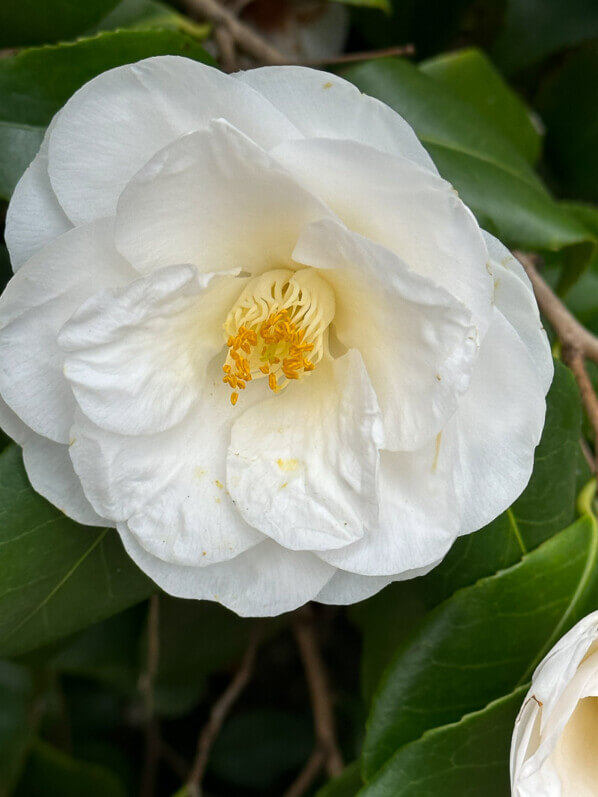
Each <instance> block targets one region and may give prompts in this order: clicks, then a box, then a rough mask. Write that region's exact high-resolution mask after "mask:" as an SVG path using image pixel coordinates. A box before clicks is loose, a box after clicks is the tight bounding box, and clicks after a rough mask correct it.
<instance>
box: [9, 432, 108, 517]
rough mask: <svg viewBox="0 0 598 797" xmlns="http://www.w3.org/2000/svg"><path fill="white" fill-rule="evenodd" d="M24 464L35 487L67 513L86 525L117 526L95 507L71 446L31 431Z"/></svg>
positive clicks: (24, 450) (24, 448) (25, 445)
mask: <svg viewBox="0 0 598 797" xmlns="http://www.w3.org/2000/svg"><path fill="white" fill-rule="evenodd" d="M23 463H24V465H25V470H26V471H27V476H28V477H29V481H30V482H31V484H32V486H33V487H34V489H35V490H37V492H38V493H41V495H43V496H44V498H47V499H48V501H50V502H51V503H53V504H54V505H55V506H57V507H58V508H59V509H60V510H61V511H62V512H64V514H65V515H68V516H69V517H71V518H73V520H76V521H77V522H78V523H84V524H85V525H86V526H114V523H112V522H111V521H109V520H106V518H102V517H100V516H99V515H98V514H97V513H96V512H95V511H94V510H93V507H92V506H91V504H90V503H89V501H88V500H87V498H86V497H85V494H84V492H83V488H82V487H81V482H80V481H79V479H78V478H77V475H76V474H75V471H74V470H73V463H72V462H71V459H70V457H69V447H68V446H66V445H62V444H61V443H55V442H53V441H52V440H48V438H47V437H41V436H40V435H37V434H35V433H34V432H30V434H29V436H28V437H27V439H26V440H25V443H24V445H23Z"/></svg>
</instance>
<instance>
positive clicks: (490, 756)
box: [359, 685, 528, 797]
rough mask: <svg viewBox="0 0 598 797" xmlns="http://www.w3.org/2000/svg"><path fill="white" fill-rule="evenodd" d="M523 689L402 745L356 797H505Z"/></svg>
mask: <svg viewBox="0 0 598 797" xmlns="http://www.w3.org/2000/svg"><path fill="white" fill-rule="evenodd" d="M527 688H528V687H527V685H524V686H522V687H520V688H519V689H516V690H515V691H514V692H512V693H511V694H510V695H507V696H506V697H503V698H499V699H498V700H496V701H494V702H492V703H490V704H489V705H487V706H486V707H485V708H483V709H482V710H481V711H476V712H474V713H472V714H468V715H466V716H465V717H463V719H461V720H459V722H456V723H454V724H451V725H445V726H443V727H440V728H434V729H433V730H431V731H428V732H427V733H425V734H424V735H423V736H422V737H421V738H420V739H417V740H416V741H414V742H411V743H410V744H407V745H405V746H404V747H402V748H401V749H400V750H398V751H397V752H396V753H395V755H394V756H392V758H390V760H389V761H388V762H387V763H386V765H385V766H384V767H383V768H382V770H381V771H380V772H379V773H378V775H376V777H375V778H374V779H373V780H372V781H371V782H370V783H369V784H368V785H367V786H366V787H365V788H364V789H363V790H362V791H360V792H359V797H439V795H442V797H479V795H482V794H483V795H484V797H509V795H510V793H511V788H510V783H509V751H510V746H511V735H512V733H513V723H514V722H515V718H516V716H517V713H518V711H519V709H520V707H521V703H522V702H523V699H524V697H525V693H526V691H527Z"/></svg>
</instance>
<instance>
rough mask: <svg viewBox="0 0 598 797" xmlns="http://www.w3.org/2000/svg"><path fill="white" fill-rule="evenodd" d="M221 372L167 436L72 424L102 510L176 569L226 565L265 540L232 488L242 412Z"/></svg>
mask: <svg viewBox="0 0 598 797" xmlns="http://www.w3.org/2000/svg"><path fill="white" fill-rule="evenodd" d="M223 359H224V358H223ZM221 374H222V370H221V361H220V359H219V358H218V357H217V358H216V359H215V361H214V363H213V365H212V368H211V371H210V376H209V379H208V380H206V382H205V383H204V390H203V393H202V397H201V401H200V402H198V403H197V404H196V405H195V406H193V407H192V409H191V411H190V412H189V414H188V415H187V417H186V418H185V419H184V420H183V421H182V422H181V423H179V424H178V425H177V426H175V427H173V428H172V429H168V430H167V431H165V432H161V433H159V434H148V435H139V436H136V437H133V436H125V435H117V434H113V433H111V432H107V431H106V430H104V429H100V428H99V427H97V426H94V425H93V424H91V423H90V422H89V421H88V420H87V419H85V418H84V417H82V416H78V418H77V420H76V423H75V425H74V427H73V432H72V434H73V438H74V442H73V445H72V446H71V458H72V459H73V463H74V466H75V471H76V472H77V474H78V476H79V478H80V479H81V482H82V484H83V489H84V491H85V494H86V495H87V497H88V499H89V501H90V502H91V503H92V505H93V507H94V508H95V510H96V511H97V512H99V513H100V514H101V515H103V516H105V517H109V518H112V519H114V520H116V521H128V527H129V530H130V531H131V532H132V533H133V534H134V535H135V536H136V537H137V539H138V541H139V543H140V545H141V546H142V547H143V548H144V549H145V550H146V551H148V552H149V553H151V554H153V555H154V556H157V557H159V558H160V559H162V560H164V561H167V562H171V563H173V564H178V565H187V566H189V565H192V566H198V567H202V566H206V565H209V564H212V563H214V562H221V561H223V560H227V559H231V558H232V557H234V556H237V555H238V554H239V553H241V552H242V551H244V550H246V549H247V548H250V547H251V546H253V545H255V544H256V543H257V542H259V541H260V540H262V539H263V536H262V535H261V534H260V533H259V532H258V531H256V530H255V529H253V528H252V527H251V526H249V525H248V524H247V523H245V521H244V520H243V518H242V517H241V515H240V514H239V513H238V511H237V509H236V507H235V504H234V502H233V500H232V499H231V496H230V494H229V490H228V489H227V487H228V485H227V483H226V450H227V447H228V443H229V440H230V429H231V426H232V424H233V421H234V419H236V417H238V410H236V408H234V407H232V406H231V404H230V389H229V388H228V387H227V386H225V385H223V384H222V381H221V378H220V377H221ZM266 390H267V386H266V385H264V384H262V385H260V384H259V383H258V384H255V385H251V389H250V390H247V391H246V393H247V396H244V400H245V401H246V402H248V403H251V402H252V401H259V400H260V399H263V396H264V392H265V391H266Z"/></svg>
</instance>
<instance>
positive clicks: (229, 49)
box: [214, 25, 238, 72]
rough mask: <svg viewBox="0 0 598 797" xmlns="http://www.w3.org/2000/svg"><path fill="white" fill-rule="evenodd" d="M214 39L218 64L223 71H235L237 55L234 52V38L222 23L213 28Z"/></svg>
mask: <svg viewBox="0 0 598 797" xmlns="http://www.w3.org/2000/svg"><path fill="white" fill-rule="evenodd" d="M214 41H215V42H216V45H217V47H218V53H219V54H220V66H221V67H222V69H223V70H224V71H225V72H236V71H237V68H238V67H237V56H236V53H235V40H234V39H233V36H232V33H231V32H230V30H229V29H228V28H226V27H225V26H224V25H216V27H215V28H214Z"/></svg>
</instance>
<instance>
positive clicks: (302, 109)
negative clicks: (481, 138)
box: [233, 66, 437, 173]
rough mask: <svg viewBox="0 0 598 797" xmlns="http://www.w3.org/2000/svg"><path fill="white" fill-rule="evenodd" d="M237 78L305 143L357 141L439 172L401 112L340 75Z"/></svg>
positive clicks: (265, 70)
mask: <svg viewBox="0 0 598 797" xmlns="http://www.w3.org/2000/svg"><path fill="white" fill-rule="evenodd" d="M233 77H235V78H237V80H239V81H240V82H241V81H242V82H243V83H244V84H245V85H247V86H251V87H252V88H254V89H255V90H256V91H259V93H260V94H261V95H262V96H264V97H266V98H267V99H268V100H270V102H271V103H272V104H273V105H274V106H276V108H278V109H279V110H280V111H282V112H283V113H284V114H285V115H286V116H287V118H288V119H289V121H290V122H292V124H293V125H294V126H295V127H296V128H297V129H298V130H300V131H301V133H302V134H303V136H304V137H305V138H308V139H310V138H333V139H337V143H339V141H340V140H341V139H349V140H352V141H359V142H361V143H363V144H368V145H369V146H370V147H375V148H376V149H379V150H381V151H382V152H388V153H391V154H393V155H402V156H403V157H405V158H409V160H412V161H413V162H414V163H417V164H419V165H420V166H422V167H423V168H424V169H427V170H428V171H430V172H433V173H437V172H436V167H435V166H434V163H433V161H432V159H431V158H430V156H429V155H428V153H427V152H426V150H425V149H424V148H423V146H422V145H421V144H420V142H419V140H418V138H417V136H416V135H415V133H414V132H413V130H412V128H411V127H410V126H409V125H408V124H407V122H406V121H405V120H404V119H403V118H402V117H401V116H399V114H398V113H395V111H393V110H392V108H389V107H388V105H385V104H384V103H383V102H380V100H376V99H374V97H368V96H367V94H362V93H361V92H360V91H359V89H357V88H356V87H355V86H354V85H353V84H352V83H349V82H348V81H346V80H343V78H341V77H339V76H338V75H332V74H329V73H324V72H320V71H318V70H317V69H309V68H308V67H304V66H283V67H276V68H272V67H268V66H265V67H262V68H260V69H251V70H250V71H248V72H237V73H236V74H235V75H234V76H233ZM285 140H287V139H285Z"/></svg>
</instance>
